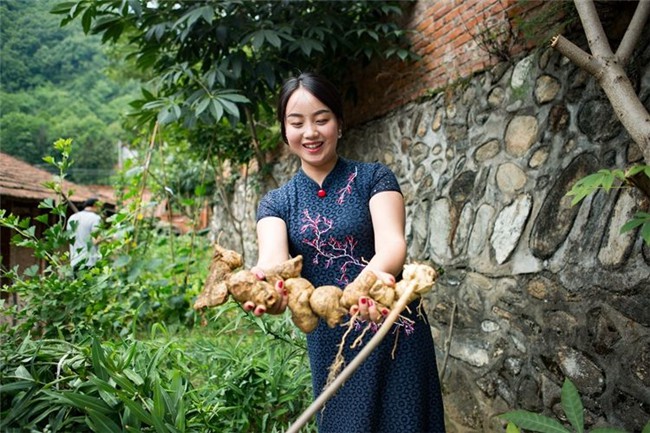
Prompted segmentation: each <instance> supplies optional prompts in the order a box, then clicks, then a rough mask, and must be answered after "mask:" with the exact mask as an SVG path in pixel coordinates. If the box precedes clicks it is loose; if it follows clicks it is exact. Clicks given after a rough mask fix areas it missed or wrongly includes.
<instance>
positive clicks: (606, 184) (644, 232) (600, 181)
mask: <svg viewBox="0 0 650 433" xmlns="http://www.w3.org/2000/svg"><path fill="white" fill-rule="evenodd" d="M648 184H650V165H635V166H632V167H630V168H629V169H627V170H622V169H614V170H607V169H602V170H598V171H597V172H596V173H593V174H590V175H588V176H586V177H583V178H582V179H580V180H579V181H577V182H576V183H575V184H574V185H573V187H572V188H571V190H570V191H569V192H568V193H567V194H566V195H567V196H570V197H573V199H572V200H571V205H572V206H575V205H577V204H578V203H580V202H581V201H582V200H583V199H584V198H585V197H587V196H589V195H590V194H592V193H594V192H596V191H598V190H603V191H605V192H609V191H611V190H612V189H618V188H629V187H636V188H638V189H640V190H641V191H642V192H643V193H644V194H645V195H646V196H647V197H649V198H650V192H649V191H648V190H647V185H648ZM637 227H640V228H641V237H643V240H644V241H645V242H646V243H647V244H648V245H650V213H647V212H637V213H636V214H635V215H634V217H633V218H632V219H631V220H630V221H628V222H627V223H625V224H624V225H623V226H622V227H621V233H627V232H629V231H631V230H634V229H636V228H637Z"/></svg>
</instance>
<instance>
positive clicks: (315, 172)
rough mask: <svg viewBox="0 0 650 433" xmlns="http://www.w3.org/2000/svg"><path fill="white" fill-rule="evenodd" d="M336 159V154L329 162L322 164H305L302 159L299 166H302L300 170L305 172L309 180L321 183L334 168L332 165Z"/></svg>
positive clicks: (337, 158)
mask: <svg viewBox="0 0 650 433" xmlns="http://www.w3.org/2000/svg"><path fill="white" fill-rule="evenodd" d="M338 160H339V157H338V156H337V157H336V158H334V159H333V160H332V161H331V162H328V163H326V164H323V165H311V164H305V162H304V161H303V162H302V164H301V167H302V171H304V172H305V174H306V175H307V177H309V178H310V179H311V180H313V181H314V182H316V183H318V184H319V185H323V181H324V180H325V178H326V177H327V175H328V174H330V172H331V171H332V170H333V169H334V166H335V165H336V163H337V161H338Z"/></svg>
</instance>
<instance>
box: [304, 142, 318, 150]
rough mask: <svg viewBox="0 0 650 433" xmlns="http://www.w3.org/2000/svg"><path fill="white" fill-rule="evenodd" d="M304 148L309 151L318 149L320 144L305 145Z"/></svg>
mask: <svg viewBox="0 0 650 433" xmlns="http://www.w3.org/2000/svg"><path fill="white" fill-rule="evenodd" d="M304 146H305V147H306V148H307V149H316V148H317V147H319V146H320V143H316V144H305V145H304Z"/></svg>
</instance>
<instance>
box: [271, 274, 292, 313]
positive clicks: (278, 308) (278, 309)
mask: <svg viewBox="0 0 650 433" xmlns="http://www.w3.org/2000/svg"><path fill="white" fill-rule="evenodd" d="M275 290H277V291H278V293H279V294H280V302H279V303H276V304H275V305H274V306H273V308H272V309H270V310H269V311H268V313H270V314H281V313H283V312H284V310H286V309H287V304H288V302H289V296H288V295H289V293H288V292H287V289H286V287H284V281H282V280H278V281H277V282H276V283H275Z"/></svg>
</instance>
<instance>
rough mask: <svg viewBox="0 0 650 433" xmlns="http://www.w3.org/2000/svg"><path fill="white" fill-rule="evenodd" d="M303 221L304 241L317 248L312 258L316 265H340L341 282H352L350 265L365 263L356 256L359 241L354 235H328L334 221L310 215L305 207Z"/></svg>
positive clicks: (301, 229) (361, 265)
mask: <svg viewBox="0 0 650 433" xmlns="http://www.w3.org/2000/svg"><path fill="white" fill-rule="evenodd" d="M302 213H303V217H302V221H303V222H304V224H303V225H302V226H301V227H300V233H302V234H305V237H304V238H303V243H305V244H307V245H309V246H310V247H312V248H314V249H315V250H316V256H314V259H313V260H312V263H313V264H314V265H318V264H319V263H321V264H323V265H324V266H325V268H329V267H330V266H339V269H340V271H341V275H340V277H339V278H338V281H339V283H342V284H345V285H347V284H348V283H349V282H350V278H349V276H348V271H349V269H350V266H359V267H361V268H363V267H365V265H364V264H363V263H362V262H361V261H360V260H359V259H357V258H356V257H355V256H354V248H355V247H356V246H357V243H358V241H357V240H356V239H354V237H353V236H346V237H345V239H344V240H338V239H336V238H334V237H333V236H329V237H328V236H327V232H329V231H330V230H331V229H332V227H333V226H334V221H333V220H331V219H329V218H325V217H323V216H321V215H320V214H319V215H317V216H316V217H312V216H311V215H309V211H308V210H307V209H305V210H304V211H303V212H302ZM310 234H311V235H312V236H311V237H307V236H308V235H310Z"/></svg>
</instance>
